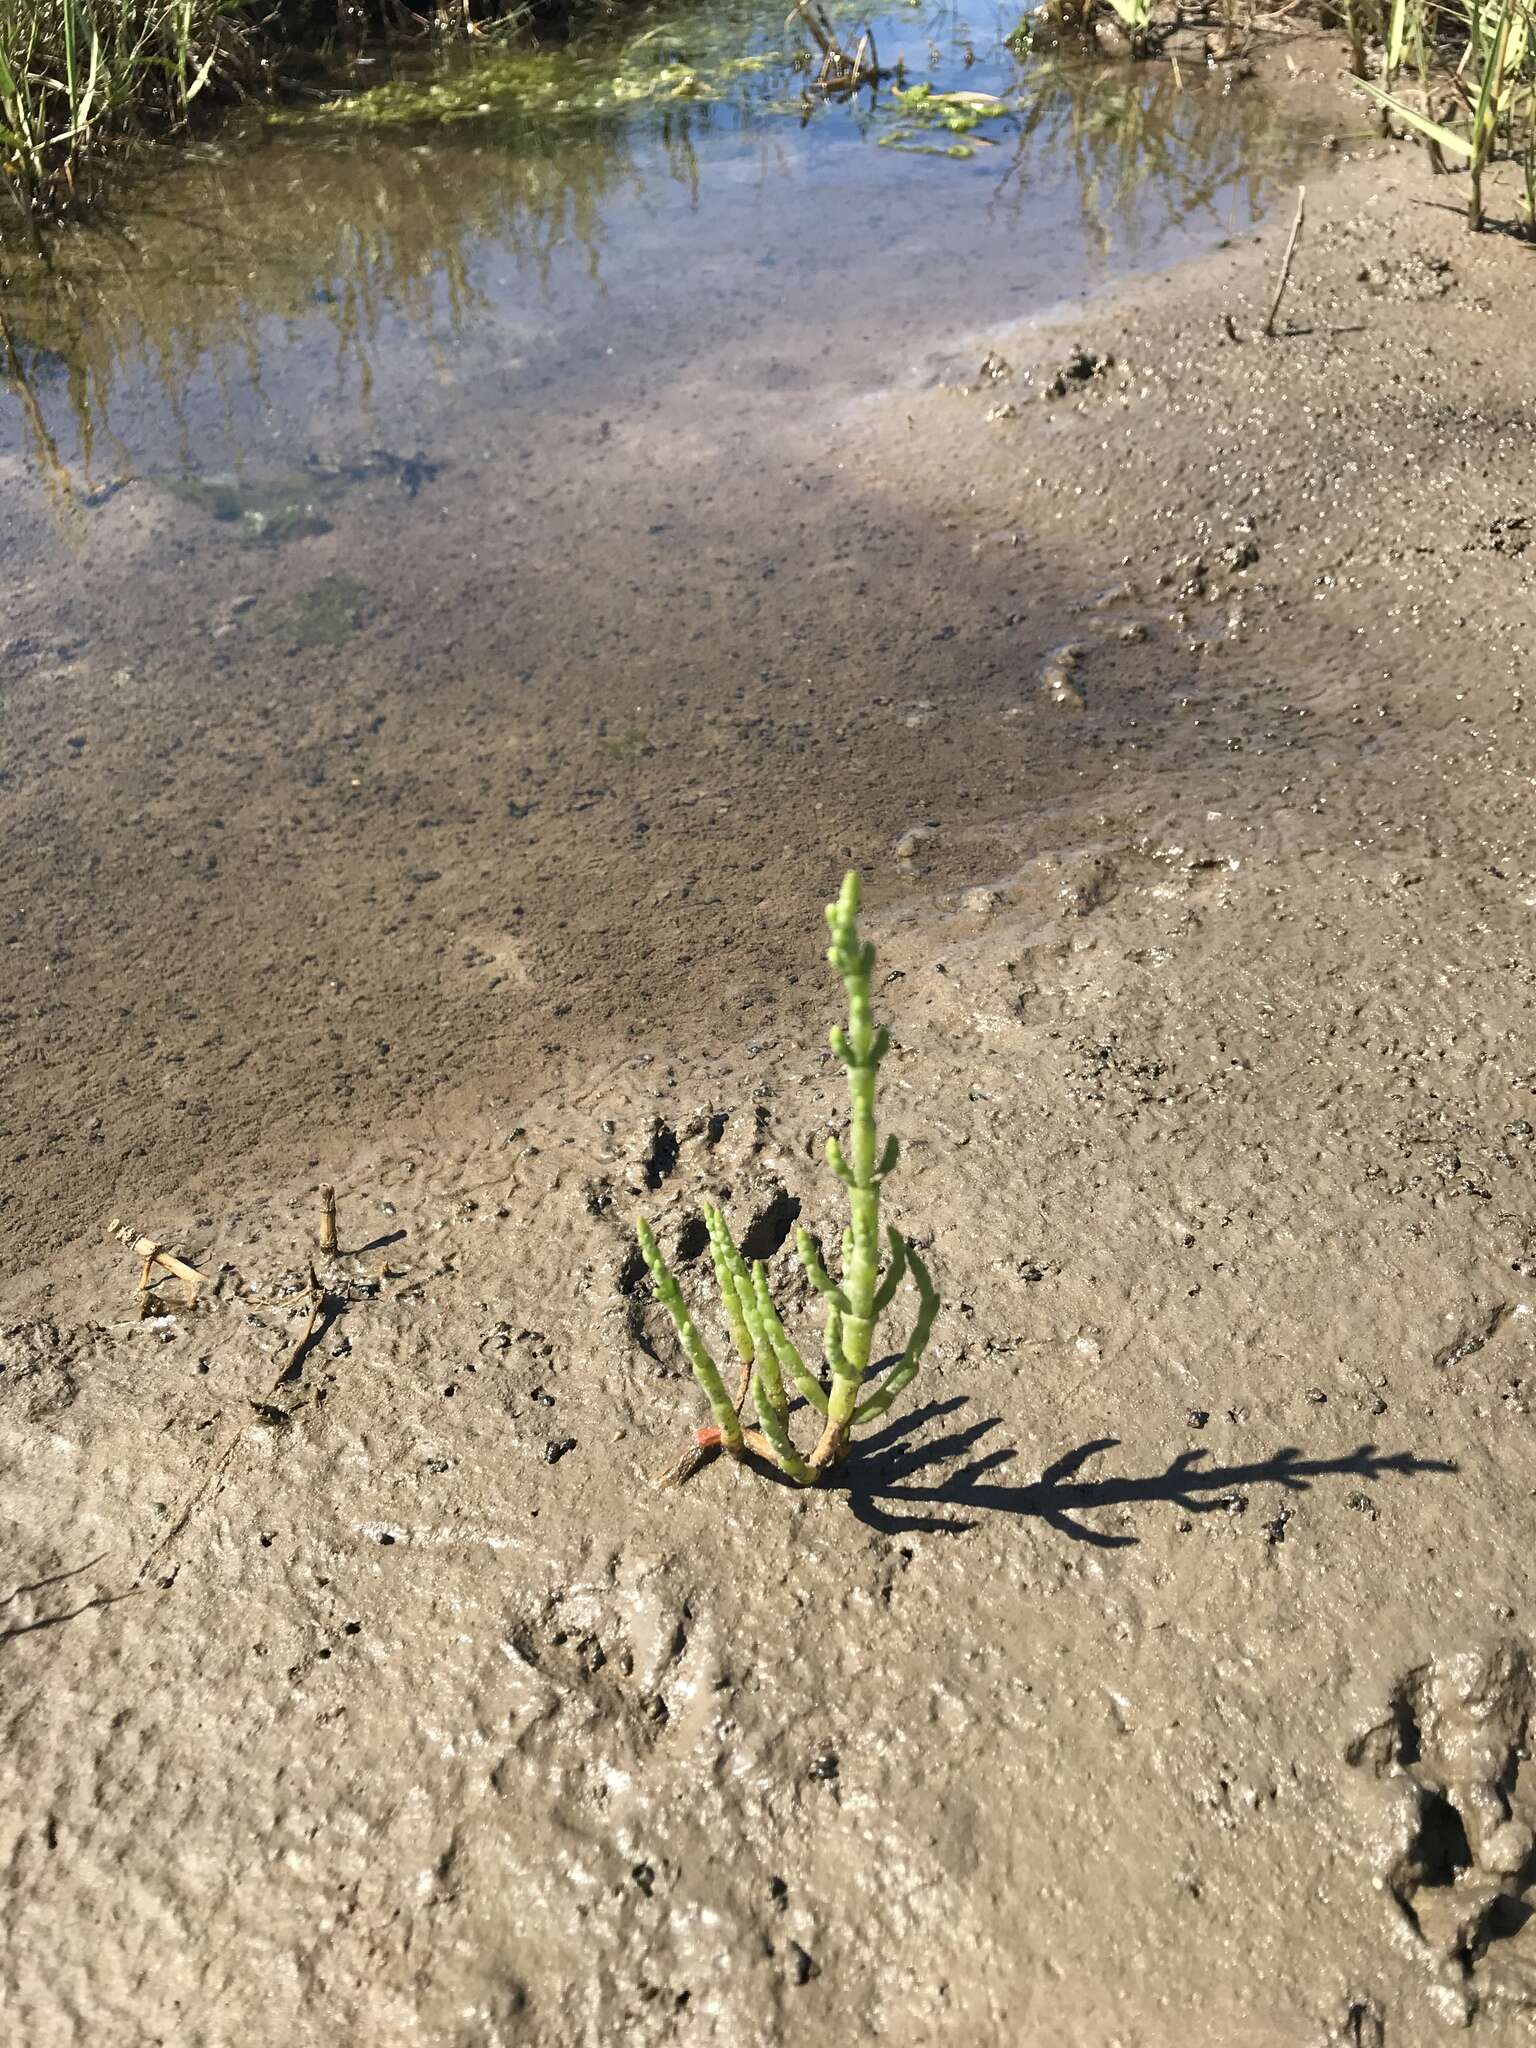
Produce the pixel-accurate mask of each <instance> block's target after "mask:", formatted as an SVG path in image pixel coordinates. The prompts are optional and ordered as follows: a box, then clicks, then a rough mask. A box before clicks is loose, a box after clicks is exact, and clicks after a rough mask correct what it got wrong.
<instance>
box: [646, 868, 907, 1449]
mask: <svg viewBox="0 0 1536 2048" xmlns="http://www.w3.org/2000/svg"><path fill="white" fill-rule="evenodd" d="M827 925H828V929H829V931H830V934H831V944H830V946H829V947H828V949H827V958H828V960H829V961H830V962H831V964H832V966H833V967H834V968H835V970H836V972H837V974H838V977H839V979H840V980H841V981H842V984H843V989H844V991H845V993H846V995H847V998H848V1021H847V1023H846V1025H841V1024H839V1025H834V1026H833V1028H832V1032H831V1046H832V1051H833V1053H834V1054H835V1055H836V1057H837V1059H838V1060H839V1061H840V1062H841V1063H842V1066H843V1068H844V1069H845V1071H846V1073H847V1077H848V1128H847V1131H846V1133H845V1134H843V1135H842V1136H840V1137H836V1136H835V1137H830V1138H828V1140H827V1147H826V1152H827V1164H828V1166H829V1167H830V1168H831V1171H832V1172H833V1174H834V1175H835V1176H836V1178H837V1179H838V1180H839V1181H840V1182H841V1183H842V1185H843V1186H844V1187H845V1188H846V1189H847V1191H848V1226H847V1228H846V1229H845V1230H844V1232H843V1239H842V1265H841V1271H840V1273H839V1275H838V1277H837V1278H835V1279H834V1278H833V1276H832V1275H831V1274H830V1273H829V1272H828V1271H827V1269H826V1266H825V1264H824V1262H823V1259H822V1255H821V1251H820V1249H819V1248H818V1246H817V1244H816V1242H815V1240H814V1239H813V1238H812V1236H811V1235H810V1233H809V1231H807V1230H803V1229H802V1230H797V1231H796V1233H795V1249H796V1251H797V1253H798V1254H799V1259H800V1263H801V1266H802V1267H803V1268H804V1270H805V1274H806V1278H807V1279H808V1280H809V1282H810V1284H811V1286H812V1287H813V1288H814V1289H815V1290H816V1292H817V1293H818V1294H819V1295H821V1297H822V1299H823V1300H824V1301H825V1302H826V1304H827V1316H826V1327H825V1330H824V1332H823V1338H822V1349H823V1353H824V1356H825V1359H826V1363H827V1367H828V1369H829V1371H830V1374H831V1385H830V1386H826V1385H824V1384H823V1382H822V1380H821V1379H820V1378H819V1377H818V1375H817V1374H816V1373H815V1372H814V1371H813V1370H812V1369H811V1368H810V1367H809V1366H808V1365H807V1364H806V1362H805V1359H804V1358H803V1357H802V1356H801V1354H800V1352H799V1350H798V1349H797V1348H796V1346H795V1344H794V1343H793V1342H792V1340H791V1339H790V1336H789V1334H788V1332H787V1331H786V1329H785V1327H784V1322H783V1318H782V1317H781V1316H780V1314H779V1312H778V1310H777V1308H776V1307H775V1306H774V1302H773V1296H772V1294H771V1293H770V1291H769V1286H768V1273H767V1268H766V1267H765V1265H764V1264H763V1262H762V1260H760V1259H759V1260H755V1261H754V1262H753V1264H752V1266H751V1268H750V1269H749V1268H748V1266H747V1262H746V1260H745V1259H744V1258H743V1256H742V1254H741V1251H740V1249H739V1247H738V1246H737V1244H736V1241H735V1239H734V1238H733V1237H732V1235H731V1231H730V1226H729V1224H728V1223H727V1221H726V1218H725V1213H724V1211H723V1210H722V1209H719V1208H717V1207H714V1206H713V1205H711V1204H709V1203H706V1204H705V1205H704V1222H705V1226H706V1228H707V1230H708V1233H709V1249H710V1256H711V1258H712V1260H713V1263H714V1269H715V1279H716V1281H717V1283H718V1285H719V1289H720V1301H721V1306H722V1308H723V1310H724V1313H725V1320H726V1323H727V1325H728V1326H729V1328H730V1332H731V1340H732V1342H733V1343H734V1345H735V1347H736V1351H737V1355H738V1357H739V1358H740V1361H741V1364H742V1368H743V1377H742V1389H743V1393H742V1398H743V1399H745V1394H746V1390H747V1388H748V1387H750V1390H751V1394H752V1400H753V1404H754V1406H755V1408H756V1410H757V1416H758V1421H759V1423H760V1425H761V1428H760V1430H756V1429H754V1430H748V1431H746V1432H743V1430H742V1427H741V1421H740V1417H739V1415H738V1412H737V1407H736V1405H735V1404H733V1403H732V1401H731V1399H730V1397H729V1395H728V1394H727V1393H726V1389H725V1384H724V1382H723V1380H722V1379H721V1377H720V1372H719V1368H718V1367H717V1366H716V1364H715V1362H714V1359H713V1358H712V1357H711V1356H710V1353H709V1350H708V1348H707V1346H706V1345H705V1343H704V1340H703V1339H702V1338H701V1337H700V1335H699V1332H698V1329H697V1328H696V1326H695V1324H694V1322H693V1319H692V1317H691V1316H690V1314H689V1312H688V1308H687V1305H686V1303H685V1302H684V1300H683V1296H682V1291H681V1289H680V1288H679V1287H678V1284H677V1281H676V1280H675V1278H674V1277H673V1275H672V1273H671V1271H670V1270H669V1268H668V1266H667V1264H666V1261H665V1260H664V1259H663V1258H662V1256H661V1253H660V1252H659V1250H658V1249H657V1246H656V1240H655V1237H654V1235H653V1234H652V1232H651V1229H650V1227H649V1225H648V1224H647V1223H646V1222H645V1220H644V1218H641V1219H640V1221H639V1223H638V1224H637V1230H638V1232H639V1238H640V1250H641V1252H642V1254H643V1256H644V1258H645V1263H646V1265H647V1267H648V1268H649V1269H650V1273H651V1278H652V1281H653V1283H654V1285H655V1289H656V1295H657V1299H658V1300H659V1301H661V1303H662V1304H663V1306H664V1307H665V1308H666V1309H667V1311H668V1313H669V1314H670V1315H671V1317H672V1320H673V1322H674V1323H675V1324H676V1326H677V1331H678V1335H679V1337H680V1338H681V1340H682V1345H683V1349H684V1351H685V1352H686V1353H687V1355H688V1360H689V1363H690V1364H691V1365H692V1367H693V1371H694V1375H695V1377H696V1378H697V1380H698V1382H699V1385H700V1386H701V1387H702V1388H703V1390H704V1394H705V1397H706V1399H707V1400H708V1402H709V1404H710V1408H711V1409H712V1411H713V1413H714V1416H715V1421H716V1423H717V1425H718V1428H719V1447H720V1448H721V1449H723V1450H725V1451H727V1452H729V1453H730V1454H731V1455H732V1456H734V1457H738V1458H739V1457H740V1456H741V1453H742V1450H743V1446H744V1444H745V1446H747V1447H749V1448H750V1449H751V1450H752V1451H754V1452H755V1453H759V1454H761V1455H762V1456H764V1457H768V1458H771V1459H772V1461H773V1462H774V1463H775V1464H776V1465H777V1466H778V1467H779V1469H780V1470H781V1471H782V1472H784V1473H785V1474H786V1475H787V1476H788V1477H789V1478H791V1479H793V1480H795V1481H797V1482H798V1483H799V1484H800V1485H802V1486H811V1485H814V1484H816V1482H817V1481H818V1480H820V1479H821V1478H822V1477H823V1476H824V1474H825V1473H826V1472H827V1471H829V1470H830V1469H831V1468H832V1467H834V1466H836V1465H838V1464H840V1463H841V1462H842V1460H843V1459H844V1458H845V1457H846V1456H847V1454H848V1446H849V1440H850V1438H851V1436H852V1433H853V1430H854V1429H855V1428H856V1427H857V1426H859V1425H861V1424H863V1423H866V1422H872V1421H874V1420H875V1418H876V1417H877V1416H880V1415H883V1414H885V1412H886V1410H887V1409H888V1408H889V1407H890V1406H891V1404H892V1402H893V1401H894V1400H895V1399H896V1397H897V1395H898V1394H900V1393H901V1392H902V1390H903V1389H904V1388H905V1387H907V1386H909V1385H910V1384H911V1381H912V1379H913V1377H914V1376H915V1374H916V1372H917V1370H918V1367H919V1365H920V1364H921V1362H922V1357H923V1352H924V1350H925V1349H926V1347H927V1344H928V1339H929V1336H930V1335H931V1333H932V1330H933V1324H934V1318H935V1317H936V1316H937V1314H938V1311H939V1296H938V1291H937V1289H936V1288H935V1287H934V1284H933V1279H932V1276H931V1275H930V1273H929V1271H928V1268H927V1266H926V1264H925V1263H924V1262H923V1260H922V1259H921V1258H920V1257H919V1256H918V1254H917V1253H916V1252H915V1251H914V1250H913V1249H912V1246H911V1245H910V1244H909V1243H908V1241H907V1240H906V1239H905V1238H904V1237H903V1236H902V1234H901V1233H900V1231H898V1230H893V1229H890V1228H889V1227H887V1228H886V1229H885V1231H884V1234H883V1236H882V1231H881V1223H880V1191H881V1188H882V1185H883V1184H884V1182H885V1181H886V1179H887V1178H888V1177H889V1176H890V1175H891V1174H892V1173H894V1172H895V1170H896V1168H897V1166H898V1165H899V1163H900V1159H901V1148H900V1146H899V1144H898V1143H897V1141H896V1139H895V1138H894V1137H887V1138H886V1140H885V1142H884V1144H883V1145H882V1143H881V1141H880V1137H879V1133H878V1130H877V1127H876V1119H875V1096H876V1090H877V1088H878V1084H879V1079H880V1067H881V1064H882V1062H883V1061H884V1059H885V1057H886V1055H887V1053H888V1052H889V1051H890V1047H891V1038H890V1033H889V1032H888V1031H887V1030H886V1028H885V1026H884V1025H877V1024H876V1023H875V1019H874V994H873V991H874V971H875V949H874V947H873V945H871V944H870V943H869V941H868V940H865V939H861V938H860V937H859V878H858V876H857V875H856V874H849V875H847V876H846V877H845V878H844V881H843V886H842V889H841V891H840V892H839V894H838V898H837V901H836V902H835V903H829V904H828V905H827ZM882 1254H883V1257H884V1271H883V1272H882V1270H881V1264H882ZM904 1279H910V1280H911V1282H912V1284H913V1286H914V1288H915V1289H916V1291H917V1297H918V1311H917V1320H916V1323H915V1324H914V1326H913V1330H912V1334H911V1336H910V1337H909V1338H908V1339H907V1343H906V1348H905V1349H904V1350H903V1351H902V1353H901V1356H900V1357H899V1358H898V1359H897V1361H896V1363H895V1365H893V1366H892V1367H891V1369H890V1371H889V1372H888V1373H887V1374H886V1375H885V1377H884V1379H883V1380H882V1381H881V1382H880V1384H879V1386H878V1387H876V1388H875V1390H874V1391H873V1392H872V1393H870V1394H868V1395H867V1396H865V1397H864V1398H863V1399H862V1400H861V1398H860V1396H861V1393H862V1390H863V1386H864V1382H865V1379H866V1377H867V1376H868V1373H869V1368H870V1360H871V1358H872V1356H873V1354H874V1348H875V1345H874V1337H875V1325H876V1323H877V1322H878V1321H879V1319H880V1317H881V1316H882V1315H883V1314H884V1313H885V1311H886V1310H887V1309H888V1308H889V1307H890V1306H891V1303H892V1302H893V1301H894V1300H895V1298H896V1294H897V1291H898V1290H899V1288H900V1286H901V1283H902V1281H903V1280H904ZM790 1385H793V1387H794V1388H795V1390H796V1391H797V1392H798V1393H799V1394H800V1395H801V1397H802V1398H803V1399H804V1400H805V1401H806V1402H807V1403H808V1405H809V1406H810V1407H812V1408H813V1409H815V1410H816V1412H817V1413H818V1414H819V1415H820V1416H821V1417H822V1418H823V1425H822V1430H821V1434H820V1437H819V1438H818V1441H817V1444H816V1448H815V1449H814V1450H813V1451H812V1453H811V1455H810V1457H809V1458H808V1459H807V1458H805V1457H802V1456H801V1454H800V1452H799V1451H798V1450H796V1448H795V1445H794V1443H793V1441H792V1439H791V1437H790V1433H789V1387H790ZM704 1437H707V1438H708V1439H709V1442H710V1444H713V1442H714V1436H713V1432H705V1433H703V1436H702V1437H701V1442H702V1441H703V1440H704ZM708 1455H711V1456H712V1455H714V1453H713V1450H712V1449H711V1450H709V1452H708ZM685 1462H686V1461H685ZM677 1469H680V1468H674V1470H677Z"/></svg>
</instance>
